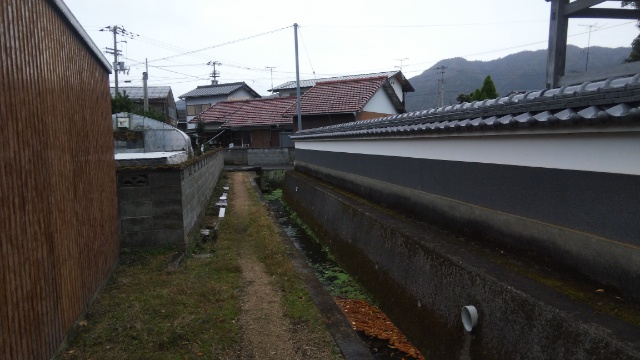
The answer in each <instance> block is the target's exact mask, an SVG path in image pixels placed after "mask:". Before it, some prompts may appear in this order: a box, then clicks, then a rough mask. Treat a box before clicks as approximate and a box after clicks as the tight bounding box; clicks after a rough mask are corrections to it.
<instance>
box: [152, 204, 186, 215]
mask: <svg viewBox="0 0 640 360" xmlns="http://www.w3.org/2000/svg"><path fill="white" fill-rule="evenodd" d="M152 213H153V216H154V217H155V216H159V215H167V214H181V213H182V200H158V201H154V202H153V212H152Z"/></svg>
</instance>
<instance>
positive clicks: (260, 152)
mask: <svg viewBox="0 0 640 360" xmlns="http://www.w3.org/2000/svg"><path fill="white" fill-rule="evenodd" d="M294 159H295V148H285V147H278V148H229V149H224V162H225V164H227V165H248V166H264V165H283V164H293V161H294Z"/></svg>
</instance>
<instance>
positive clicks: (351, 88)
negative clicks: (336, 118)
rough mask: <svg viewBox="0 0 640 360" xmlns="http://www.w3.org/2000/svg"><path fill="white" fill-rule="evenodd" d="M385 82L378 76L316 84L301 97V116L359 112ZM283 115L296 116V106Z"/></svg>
mask: <svg viewBox="0 0 640 360" xmlns="http://www.w3.org/2000/svg"><path fill="white" fill-rule="evenodd" d="M387 81H388V80H387V77H386V76H380V77H376V78H364V79H346V80H339V81H326V82H321V83H318V84H317V85H316V86H314V87H312V88H311V89H309V91H307V92H306V93H305V94H304V95H303V96H302V97H301V99H300V107H301V111H302V114H303V115H313V114H342V113H353V112H357V111H361V110H362V108H364V106H365V105H366V104H367V102H369V100H371V98H372V97H373V95H374V94H375V93H376V92H377V91H378V90H379V89H380V87H382V85H383V84H384V83H386V82H387ZM285 114H287V115H290V116H291V115H293V114H297V106H296V104H293V105H292V106H291V107H290V108H289V109H287V111H286V112H285Z"/></svg>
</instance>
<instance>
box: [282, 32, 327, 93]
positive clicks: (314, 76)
mask: <svg viewBox="0 0 640 360" xmlns="http://www.w3.org/2000/svg"><path fill="white" fill-rule="evenodd" d="M298 34H300V40H301V41H302V47H303V48H304V52H305V54H307V60H309V66H311V71H312V72H313V78H314V79H316V70H315V69H314V68H313V64H312V63H311V57H309V52H308V51H307V45H305V43H304V39H303V38H302V31H298ZM271 88H272V89H273V86H272V87H271Z"/></svg>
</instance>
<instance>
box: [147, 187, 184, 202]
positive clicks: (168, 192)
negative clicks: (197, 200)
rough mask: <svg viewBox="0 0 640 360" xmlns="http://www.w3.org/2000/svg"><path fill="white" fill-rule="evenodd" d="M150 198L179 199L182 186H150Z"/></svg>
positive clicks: (155, 199)
mask: <svg viewBox="0 0 640 360" xmlns="http://www.w3.org/2000/svg"><path fill="white" fill-rule="evenodd" d="M151 199H152V200H153V201H154V202H155V201H159V200H179V199H182V187H181V186H180V185H175V186H152V187H151Z"/></svg>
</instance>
